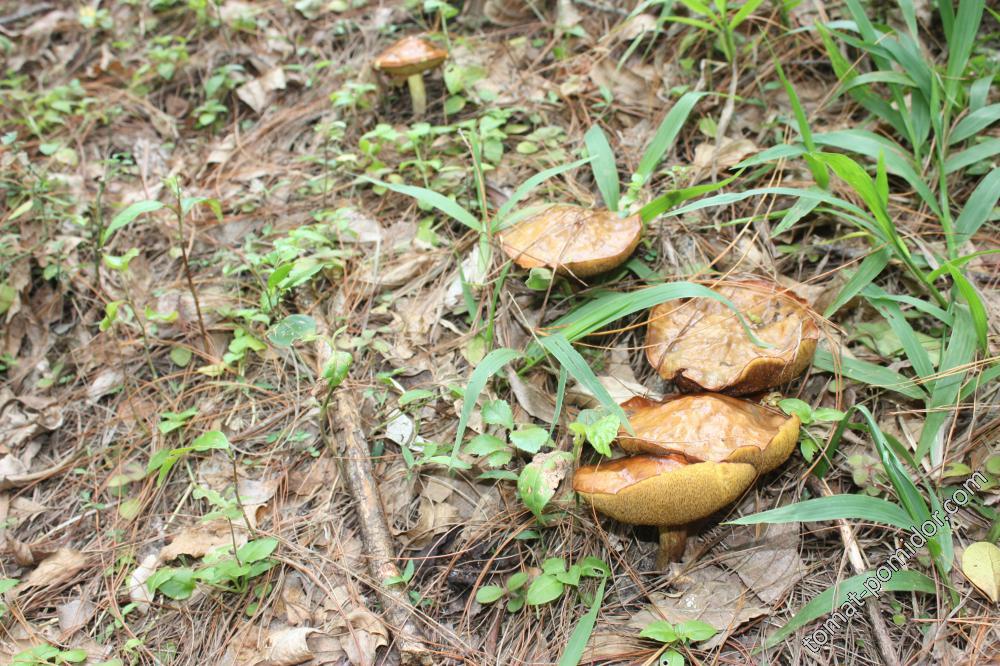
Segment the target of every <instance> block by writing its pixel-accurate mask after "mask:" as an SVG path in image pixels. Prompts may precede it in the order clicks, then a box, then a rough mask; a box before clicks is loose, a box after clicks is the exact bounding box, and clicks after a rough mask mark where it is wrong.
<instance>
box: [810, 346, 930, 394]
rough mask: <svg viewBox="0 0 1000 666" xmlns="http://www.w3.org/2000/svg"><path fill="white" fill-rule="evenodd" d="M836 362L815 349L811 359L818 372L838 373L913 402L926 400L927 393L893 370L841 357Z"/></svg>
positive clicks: (824, 352) (831, 357)
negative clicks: (910, 399) (897, 394)
mask: <svg viewBox="0 0 1000 666" xmlns="http://www.w3.org/2000/svg"><path fill="white" fill-rule="evenodd" d="M838 360H839V363H836V362H835V360H834V356H833V354H831V353H830V351H829V350H827V349H817V350H816V355H815V356H814V357H813V366H814V367H815V368H817V369H818V370H824V371H826V372H838V371H839V372H840V373H841V374H842V375H844V376H845V377H847V378H848V379H853V380H854V381H856V382H860V383H862V384H868V385H870V386H875V387H878V388H884V389H886V390H889V391H895V392H896V393H899V394H900V395H905V396H906V397H907V398H913V399H914V400H924V399H925V398H927V393H926V392H924V390H923V389H922V388H921V387H920V386H918V385H917V384H915V383H914V382H913V380H912V379H908V378H907V377H904V376H903V375H901V374H899V373H898V372H896V371H894V370H890V369H889V368H884V367H882V366H881V365H875V364H874V363H869V362H868V361H862V360H859V359H856V358H849V357H847V356H841V357H840V358H839V359H838Z"/></svg>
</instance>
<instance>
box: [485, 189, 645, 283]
mask: <svg viewBox="0 0 1000 666" xmlns="http://www.w3.org/2000/svg"><path fill="white" fill-rule="evenodd" d="M641 235H642V221H641V220H640V218H639V216H638V215H633V216H631V217H621V216H619V215H618V214H617V213H615V212H613V211H610V210H607V209H598V210H592V209H589V208H581V207H579V206H570V205H565V204H557V205H553V206H549V207H548V208H546V209H545V210H543V211H542V212H540V213H538V214H536V215H533V216H532V217H530V218H528V219H527V220H525V221H523V222H521V223H520V224H518V225H516V226H515V227H513V228H512V229H510V230H508V231H505V232H503V233H502V234H501V242H502V244H503V250H504V252H506V253H507V256H509V257H510V258H511V259H513V260H514V263H516V264H517V265H518V266H520V267H522V268H537V267H540V266H547V267H549V268H551V269H553V270H555V271H557V272H559V273H562V274H567V273H568V274H571V275H575V276H576V277H588V276H591V275H597V274H598V273H603V272H604V271H608V270H611V269H612V268H614V267H616V266H619V265H621V264H622V263H624V262H625V260H627V259H628V257H629V255H631V254H632V251H633V250H635V248H636V246H637V245H638V244H639V238H640V236H641Z"/></svg>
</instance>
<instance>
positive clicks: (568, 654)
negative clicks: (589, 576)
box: [559, 578, 608, 666]
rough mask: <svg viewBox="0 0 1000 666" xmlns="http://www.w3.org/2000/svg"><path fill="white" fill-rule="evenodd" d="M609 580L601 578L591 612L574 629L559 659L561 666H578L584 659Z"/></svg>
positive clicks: (591, 605)
mask: <svg viewBox="0 0 1000 666" xmlns="http://www.w3.org/2000/svg"><path fill="white" fill-rule="evenodd" d="M607 582H608V579H607V578H601V584H600V586H598V588H597V595H596V596H595V597H594V601H593V602H592V603H591V604H590V610H588V611H587V614H586V615H584V616H583V617H582V618H580V623H579V624H577V625H576V627H574V629H573V633H572V634H570V637H569V641H567V642H566V650H565V651H564V652H563V654H562V657H561V658H560V659H559V666H577V665H578V664H579V663H580V660H581V659H583V653H584V651H586V649H587V643H589V642H590V635H591V634H592V633H594V625H595V624H596V623H597V613H598V612H599V611H600V610H601V602H602V601H604V587H605V585H606V584H607Z"/></svg>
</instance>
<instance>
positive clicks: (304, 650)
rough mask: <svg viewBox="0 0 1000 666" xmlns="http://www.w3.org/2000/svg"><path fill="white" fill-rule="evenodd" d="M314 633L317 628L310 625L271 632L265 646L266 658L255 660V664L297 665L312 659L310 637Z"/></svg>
mask: <svg viewBox="0 0 1000 666" xmlns="http://www.w3.org/2000/svg"><path fill="white" fill-rule="evenodd" d="M314 633H316V629H312V628H310V627H294V628H291V629H279V630H277V631H273V632H271V633H270V634H269V635H268V637H267V641H266V643H265V646H264V650H263V656H264V658H263V659H260V660H259V661H257V662H255V666H295V665H296V664H301V663H303V662H305V661H308V660H309V659H312V656H313V652H312V649H311V648H310V647H309V642H308V638H309V636H310V634H314Z"/></svg>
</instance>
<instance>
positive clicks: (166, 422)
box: [156, 407, 198, 435]
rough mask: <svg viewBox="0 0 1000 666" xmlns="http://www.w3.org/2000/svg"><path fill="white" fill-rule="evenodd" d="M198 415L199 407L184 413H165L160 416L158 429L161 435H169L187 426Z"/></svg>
mask: <svg viewBox="0 0 1000 666" xmlns="http://www.w3.org/2000/svg"><path fill="white" fill-rule="evenodd" d="M197 413H198V408H197V407H191V408H189V409H185V410H184V411H183V412H163V413H162V414H160V422H159V423H158V424H157V426H156V427H157V429H158V430H159V431H160V434H161V435H168V434H170V433H172V432H174V431H175V430H180V429H181V428H183V427H184V426H185V425H187V422H188V421H190V420H191V418H192V417H194V415H195V414H197Z"/></svg>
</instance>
